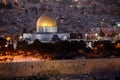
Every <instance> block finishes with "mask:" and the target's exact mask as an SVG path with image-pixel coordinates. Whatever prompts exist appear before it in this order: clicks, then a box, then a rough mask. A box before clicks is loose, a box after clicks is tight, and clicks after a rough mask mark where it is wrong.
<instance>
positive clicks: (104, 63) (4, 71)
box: [0, 58, 120, 77]
mask: <svg viewBox="0 0 120 80" xmlns="http://www.w3.org/2000/svg"><path fill="white" fill-rule="evenodd" d="M102 72H106V73H107V72H111V73H112V72H120V58H113V59H81V60H53V61H52V60H51V61H39V62H20V63H0V76H1V77H12V76H13V77H20V76H32V75H41V74H51V75H53V74H56V75H59V74H68V75H73V74H89V73H102Z"/></svg>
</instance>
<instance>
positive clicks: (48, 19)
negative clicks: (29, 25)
mask: <svg viewBox="0 0 120 80" xmlns="http://www.w3.org/2000/svg"><path fill="white" fill-rule="evenodd" d="M37 27H57V23H56V20H55V19H54V18H53V17H52V16H50V15H48V14H44V15H42V16H41V17H40V18H39V19H38V20H37Z"/></svg>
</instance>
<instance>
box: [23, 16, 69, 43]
mask: <svg viewBox="0 0 120 80" xmlns="http://www.w3.org/2000/svg"><path fill="white" fill-rule="evenodd" d="M53 38H54V41H56V40H66V39H69V38H70V34H69V33H58V32H57V22H56V20H55V19H54V18H53V17H52V16H50V15H49V14H43V15H42V16H41V17H40V18H39V19H38V20H37V23H36V32H35V33H24V34H23V37H22V39H24V40H29V41H34V40H35V39H39V40H40V41H42V42H49V41H52V40H53Z"/></svg>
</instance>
